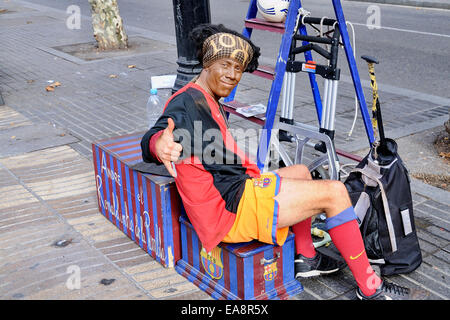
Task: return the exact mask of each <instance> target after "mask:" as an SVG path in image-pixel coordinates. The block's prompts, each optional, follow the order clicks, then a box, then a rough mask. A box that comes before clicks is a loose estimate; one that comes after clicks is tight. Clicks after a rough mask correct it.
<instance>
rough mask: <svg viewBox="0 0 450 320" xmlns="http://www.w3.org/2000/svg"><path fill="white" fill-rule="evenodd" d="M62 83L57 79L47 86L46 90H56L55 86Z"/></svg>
mask: <svg viewBox="0 0 450 320" xmlns="http://www.w3.org/2000/svg"><path fill="white" fill-rule="evenodd" d="M60 85H61V83H60V82H58V81H55V82H53V83H52V84H51V85H49V86H47V87H45V90H47V91H55V87H59V86H60Z"/></svg>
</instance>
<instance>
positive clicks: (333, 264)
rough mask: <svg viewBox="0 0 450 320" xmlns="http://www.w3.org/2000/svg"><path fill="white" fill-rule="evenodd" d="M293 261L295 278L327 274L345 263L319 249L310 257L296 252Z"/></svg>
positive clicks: (340, 267)
mask: <svg viewBox="0 0 450 320" xmlns="http://www.w3.org/2000/svg"><path fill="white" fill-rule="evenodd" d="M294 263H295V277H296V278H309V277H315V276H319V275H321V274H329V273H333V272H336V271H338V270H339V269H342V268H343V267H344V266H345V263H342V262H340V261H337V260H335V259H333V258H331V257H329V256H327V255H325V254H323V253H320V252H319V251H317V253H316V255H315V256H314V257H312V258H306V257H304V256H302V255H301V254H297V255H296V256H295V260H294Z"/></svg>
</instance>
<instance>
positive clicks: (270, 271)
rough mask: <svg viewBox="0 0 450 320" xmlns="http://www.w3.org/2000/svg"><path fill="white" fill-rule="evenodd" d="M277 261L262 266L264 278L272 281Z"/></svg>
mask: <svg viewBox="0 0 450 320" xmlns="http://www.w3.org/2000/svg"><path fill="white" fill-rule="evenodd" d="M277 271H278V269H277V262H276V261H275V262H273V263H270V264H268V265H265V266H264V280H266V281H272V280H274V279H275V278H276V277H277Z"/></svg>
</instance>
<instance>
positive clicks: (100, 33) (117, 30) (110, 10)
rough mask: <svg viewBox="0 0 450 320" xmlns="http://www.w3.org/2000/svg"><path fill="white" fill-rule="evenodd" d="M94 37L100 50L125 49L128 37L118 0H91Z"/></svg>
mask: <svg viewBox="0 0 450 320" xmlns="http://www.w3.org/2000/svg"><path fill="white" fill-rule="evenodd" d="M89 4H90V5H91V12H92V28H93V29H94V38H95V40H97V43H98V48H99V49H100V50H112V49H124V48H127V47H128V37H127V34H126V33H125V30H124V28H123V21H122V18H121V17H120V14H119V7H118V5H117V0H89Z"/></svg>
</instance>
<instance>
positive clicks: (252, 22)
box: [245, 18, 284, 33]
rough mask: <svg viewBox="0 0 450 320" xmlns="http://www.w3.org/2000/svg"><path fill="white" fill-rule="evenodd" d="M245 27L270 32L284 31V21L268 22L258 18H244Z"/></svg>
mask: <svg viewBox="0 0 450 320" xmlns="http://www.w3.org/2000/svg"><path fill="white" fill-rule="evenodd" d="M245 27H246V28H252V29H259V30H265V31H270V32H277V33H284V23H282V22H269V21H266V20H263V19H259V18H253V19H246V20H245Z"/></svg>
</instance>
